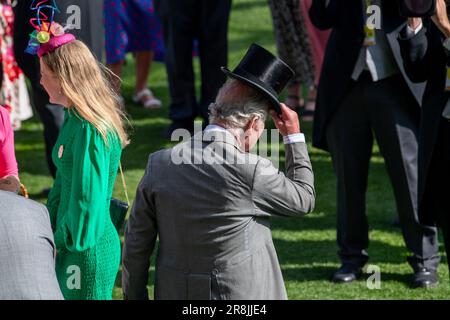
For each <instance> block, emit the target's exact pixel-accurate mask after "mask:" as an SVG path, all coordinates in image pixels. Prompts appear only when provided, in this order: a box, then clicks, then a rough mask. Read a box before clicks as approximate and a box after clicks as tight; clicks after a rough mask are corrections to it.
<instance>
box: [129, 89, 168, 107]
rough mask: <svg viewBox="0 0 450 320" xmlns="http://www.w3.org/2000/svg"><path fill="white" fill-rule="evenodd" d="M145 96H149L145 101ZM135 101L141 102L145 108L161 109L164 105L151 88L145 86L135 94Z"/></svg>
mask: <svg viewBox="0 0 450 320" xmlns="http://www.w3.org/2000/svg"><path fill="white" fill-rule="evenodd" d="M144 97H147V99H146V100H145V102H143V101H142V98H144ZM133 101H134V102H136V103H141V104H142V105H143V106H144V108H145V109H159V108H161V106H162V103H161V100H158V99H156V98H155V97H154V96H153V93H152V91H151V90H150V89H149V88H145V89H143V90H141V91H140V92H138V93H137V94H136V95H134V96H133Z"/></svg>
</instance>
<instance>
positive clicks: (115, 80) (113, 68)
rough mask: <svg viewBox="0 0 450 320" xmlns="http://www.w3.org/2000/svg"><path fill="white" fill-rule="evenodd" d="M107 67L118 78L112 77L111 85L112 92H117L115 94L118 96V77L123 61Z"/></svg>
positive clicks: (120, 73)
mask: <svg viewBox="0 0 450 320" xmlns="http://www.w3.org/2000/svg"><path fill="white" fill-rule="evenodd" d="M107 67H108V68H109V69H110V70H111V71H112V72H113V73H114V74H115V75H116V76H117V77H118V78H116V77H113V79H112V85H113V88H114V90H115V91H116V92H117V94H119V95H120V91H121V90H120V85H121V83H120V82H121V81H120V76H121V75H122V67H123V61H120V62H116V63H114V64H108V65H107Z"/></svg>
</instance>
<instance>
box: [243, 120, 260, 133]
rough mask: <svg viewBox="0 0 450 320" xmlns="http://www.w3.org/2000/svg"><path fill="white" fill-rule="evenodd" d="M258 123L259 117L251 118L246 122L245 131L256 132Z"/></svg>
mask: <svg viewBox="0 0 450 320" xmlns="http://www.w3.org/2000/svg"><path fill="white" fill-rule="evenodd" d="M258 123H259V117H253V118H252V120H250V121H249V122H248V124H247V126H248V127H246V128H245V130H246V131H247V130H248V129H250V128H252V129H253V130H254V131H258Z"/></svg>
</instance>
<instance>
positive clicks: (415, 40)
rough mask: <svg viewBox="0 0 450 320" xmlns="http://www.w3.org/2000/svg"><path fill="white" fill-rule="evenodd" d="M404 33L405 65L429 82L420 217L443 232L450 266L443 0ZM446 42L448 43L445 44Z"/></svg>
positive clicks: (448, 30) (448, 59) (449, 118)
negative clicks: (423, 19)
mask: <svg viewBox="0 0 450 320" xmlns="http://www.w3.org/2000/svg"><path fill="white" fill-rule="evenodd" d="M408 28H409V30H408V29H407V28H405V29H404V30H403V31H402V33H401V34H400V37H399V42H400V47H401V52H402V56H403V59H404V64H405V69H406V71H407V73H408V74H409V76H410V78H411V79H412V80H414V81H425V80H426V81H427V86H426V90H425V94H424V98H423V107H422V121H421V126H420V136H419V218H420V221H421V222H422V223H424V224H426V225H432V226H434V225H436V224H437V225H439V226H440V227H441V229H442V231H443V235H444V242H445V249H446V252H447V263H448V264H449V269H450V260H449V257H450V234H449V232H450V202H449V201H448V196H449V192H448V190H449V188H448V187H445V186H448V184H449V183H450V91H449V90H448V89H446V82H447V70H448V66H450V45H449V44H448V43H449V41H446V40H447V39H449V38H450V22H449V18H448V14H447V8H446V4H445V2H444V0H438V2H437V11H436V15H435V16H434V17H433V18H432V21H430V19H426V20H425V21H423V22H422V19H420V18H418V19H414V18H411V19H409V22H408ZM443 43H444V44H445V46H444V45H443Z"/></svg>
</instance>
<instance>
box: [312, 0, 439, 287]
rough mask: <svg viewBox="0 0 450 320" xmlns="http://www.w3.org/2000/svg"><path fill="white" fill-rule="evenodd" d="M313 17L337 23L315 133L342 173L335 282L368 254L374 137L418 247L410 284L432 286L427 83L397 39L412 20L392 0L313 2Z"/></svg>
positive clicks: (434, 258)
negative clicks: (421, 213)
mask: <svg viewBox="0 0 450 320" xmlns="http://www.w3.org/2000/svg"><path fill="white" fill-rule="evenodd" d="M373 6H376V7H373ZM374 8H375V11H373V9H374ZM377 9H378V10H377ZM377 12H378V14H379V18H380V19H381V21H380V24H381V25H380V28H376V29H375V32H374V35H373V37H372V38H369V37H368V36H366V34H367V35H369V34H368V33H367V32H365V28H364V26H365V24H366V22H367V21H371V20H369V19H368V18H373V16H374V15H376V14H377ZM310 17H311V20H312V22H313V24H315V25H316V26H317V27H318V28H319V29H322V30H325V29H330V28H331V29H332V33H331V36H330V39H329V41H328V46H327V49H326V53H325V59H324V64H323V69H322V74H321V80H320V83H319V87H318V97H317V108H316V113H315V122H314V132H313V144H314V145H315V146H316V147H318V148H321V149H324V150H327V151H329V152H330V154H331V157H332V160H333V166H334V169H335V172H336V176H337V244H338V247H339V251H338V254H339V257H340V260H341V262H342V266H341V267H340V268H339V269H338V270H337V271H336V272H335V273H334V275H333V278H332V280H333V281H334V282H350V281H354V280H356V279H357V278H358V277H359V275H360V274H361V270H362V267H363V266H364V265H365V264H366V262H367V261H368V258H369V256H368V253H367V248H368V246H369V237H368V230H369V226H368V221H367V216H366V190H367V179H368V170H369V163H370V158H371V154H372V147H373V142H374V138H375V139H376V141H377V143H378V145H379V148H380V152H381V154H382V156H383V157H384V160H385V164H386V169H387V172H388V174H389V177H390V180H391V184H392V187H393V190H394V195H395V200H396V204H397V211H398V215H399V219H400V224H401V230H402V234H403V237H404V240H405V243H406V247H407V249H408V250H409V251H410V252H411V253H412V255H411V256H409V257H408V262H409V263H410V265H411V267H412V268H413V270H414V275H413V279H412V286H413V287H429V286H434V285H436V284H437V283H438V279H437V274H436V268H437V265H438V264H439V261H440V258H439V255H438V245H437V237H436V229H435V228H434V227H430V226H423V225H421V224H420V223H419V221H418V214H417V155H418V150H417V149H418V143H417V137H418V128H419V121H420V102H421V99H422V94H423V90H424V84H423V83H422V84H414V83H412V82H411V81H410V79H409V78H408V77H407V76H406V74H405V71H404V68H403V62H402V58H401V54H400V48H399V44H398V41H397V36H398V33H399V32H400V30H401V29H402V28H403V27H404V26H405V25H406V18H402V17H401V16H400V14H399V11H398V6H397V2H396V1H392V0H369V1H365V0H314V1H313V5H312V7H311V9H310ZM377 19H378V17H377V16H375V20H377ZM380 19H378V20H380ZM365 40H371V41H370V42H374V43H365Z"/></svg>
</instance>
